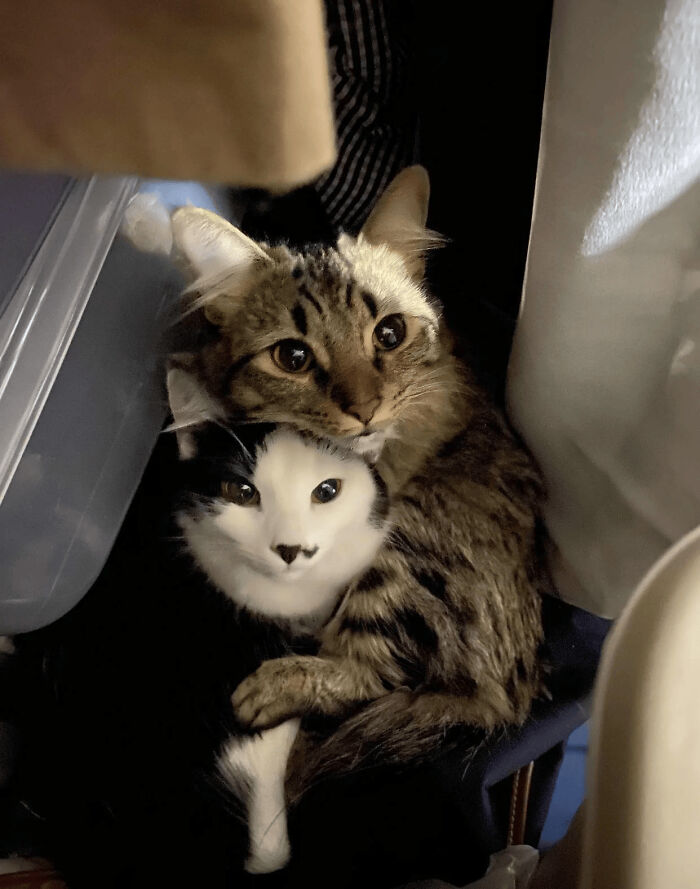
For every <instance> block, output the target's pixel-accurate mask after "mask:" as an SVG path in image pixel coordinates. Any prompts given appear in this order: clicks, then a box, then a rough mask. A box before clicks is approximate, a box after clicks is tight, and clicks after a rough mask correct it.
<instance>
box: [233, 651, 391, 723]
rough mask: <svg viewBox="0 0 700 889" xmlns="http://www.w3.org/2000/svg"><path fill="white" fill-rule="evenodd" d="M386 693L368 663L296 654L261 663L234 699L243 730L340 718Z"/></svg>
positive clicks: (244, 681) (241, 685)
mask: <svg viewBox="0 0 700 889" xmlns="http://www.w3.org/2000/svg"><path fill="white" fill-rule="evenodd" d="M385 692H386V688H385V687H384V686H383V685H382V683H381V681H380V679H379V678H378V677H377V674H376V673H375V671H374V670H373V669H372V667H371V666H370V665H369V664H363V663H361V662H359V661H350V660H347V659H344V660H342V661H341V660H337V659H334V658H325V657H313V656H310V655H297V656H292V657H284V658H276V659H275V660H270V661H265V662H264V663H263V664H261V665H260V667H259V668H258V669H257V670H256V671H255V672H254V673H252V674H251V675H250V676H248V678H247V679H244V680H243V682H242V683H241V684H240V685H239V686H238V688H237V689H236V691H235V692H234V694H233V699H232V700H233V707H234V710H235V711H236V716H237V717H238V720H239V721H240V722H241V724H242V725H245V726H247V727H249V728H252V729H263V728H268V727H269V726H272V725H276V724H277V723H279V722H282V721H283V720H285V719H289V718H291V717H293V716H302V715H304V714H306V713H311V712H315V713H321V714H323V715H326V716H339V717H342V716H344V715H345V714H346V713H347V712H349V711H350V710H353V709H354V708H355V707H356V706H357V705H358V704H361V703H363V702H365V701H368V700H373V699H374V698H376V697H379V696H380V695H382V694H384V693H385Z"/></svg>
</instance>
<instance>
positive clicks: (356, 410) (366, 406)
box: [347, 398, 381, 426]
mask: <svg viewBox="0 0 700 889" xmlns="http://www.w3.org/2000/svg"><path fill="white" fill-rule="evenodd" d="M380 402H381V398H372V399H371V400H370V401H364V402H362V404H351V405H350V407H349V408H348V409H347V412H348V413H349V414H350V416H351V417H356V418H357V419H358V420H359V421H360V423H364V424H365V426H366V425H367V424H368V423H369V421H370V420H371V419H372V417H373V416H374V412H375V411H376V410H377V408H378V407H379V404H380Z"/></svg>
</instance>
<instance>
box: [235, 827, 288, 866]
mask: <svg viewBox="0 0 700 889" xmlns="http://www.w3.org/2000/svg"><path fill="white" fill-rule="evenodd" d="M280 820H281V821H282V822H283V824H281V825H280V826H279V827H277V826H276V825H274V824H272V825H270V828H269V829H268V831H267V833H266V834H265V836H264V837H263V838H262V839H261V840H260V841H259V842H258V843H253V847H252V849H251V852H250V855H249V856H248V858H247V859H246V862H245V865H244V867H245V869H246V871H247V872H248V873H249V874H271V873H273V872H274V871H276V870H282V868H283V867H286V866H287V865H288V864H289V860H290V858H291V857H292V850H291V847H290V845H289V837H288V836H287V822H286V818H282V819H280Z"/></svg>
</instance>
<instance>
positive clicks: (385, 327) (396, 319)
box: [373, 315, 406, 352]
mask: <svg viewBox="0 0 700 889" xmlns="http://www.w3.org/2000/svg"><path fill="white" fill-rule="evenodd" d="M373 336H374V343H375V345H376V346H378V347H379V348H380V349H383V350H384V351H385V352H390V351H391V350H392V349H395V348H396V347H397V346H400V345H401V343H402V342H403V341H404V340H405V339H406V322H405V321H404V320H403V316H402V315H387V316H386V318H382V320H381V321H379V322H378V324H377V326H376V327H375V328H374V335H373Z"/></svg>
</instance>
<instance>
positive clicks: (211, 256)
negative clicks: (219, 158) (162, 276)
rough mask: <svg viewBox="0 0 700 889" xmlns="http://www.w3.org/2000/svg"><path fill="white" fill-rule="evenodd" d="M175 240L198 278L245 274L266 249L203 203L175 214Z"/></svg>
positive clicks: (264, 256) (264, 258)
mask: <svg viewBox="0 0 700 889" xmlns="http://www.w3.org/2000/svg"><path fill="white" fill-rule="evenodd" d="M172 226H173V240H174V242H175V246H176V247H177V249H178V251H179V253H180V254H181V256H182V257H184V259H185V260H186V261H187V263H188V264H189V266H190V268H191V270H192V272H193V273H194V277H195V278H205V279H207V278H218V277H221V276H222V275H226V274H231V275H233V274H241V275H244V274H245V273H246V272H247V271H248V270H249V269H250V268H251V267H252V266H253V265H254V264H255V263H256V262H269V261H270V258H269V256H268V255H267V253H265V251H264V250H263V249H262V247H260V245H259V244H256V243H255V241H253V240H251V239H250V238H249V237H248V236H247V235H244V234H243V232H242V231H240V229H237V228H236V227H235V226H234V225H231V223H230V222H227V221H226V220H225V219H223V218H222V217H221V216H217V215H216V213H212V212H211V211H210V210H202V209H201V208H200V207H180V209H179V210H176V211H175V212H174V213H173V216H172Z"/></svg>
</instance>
